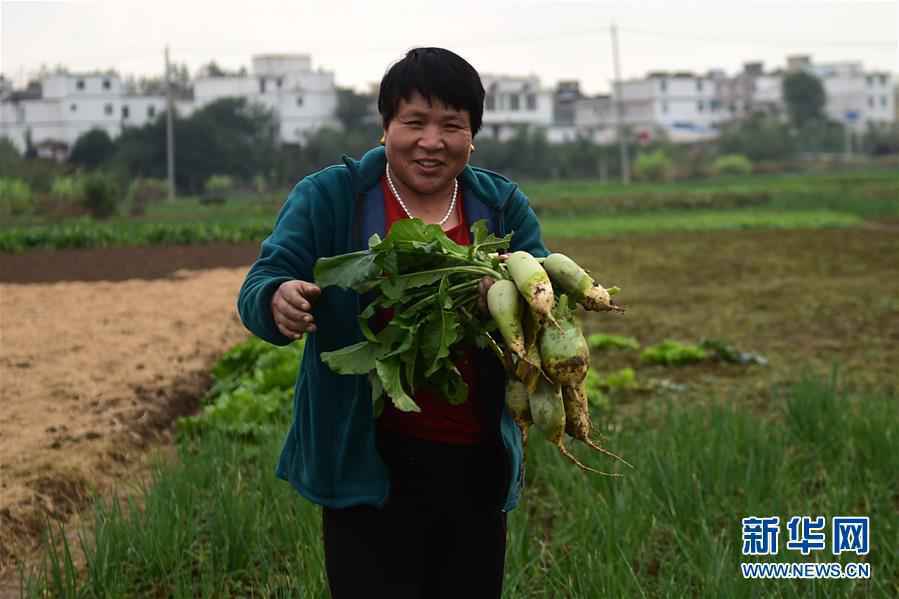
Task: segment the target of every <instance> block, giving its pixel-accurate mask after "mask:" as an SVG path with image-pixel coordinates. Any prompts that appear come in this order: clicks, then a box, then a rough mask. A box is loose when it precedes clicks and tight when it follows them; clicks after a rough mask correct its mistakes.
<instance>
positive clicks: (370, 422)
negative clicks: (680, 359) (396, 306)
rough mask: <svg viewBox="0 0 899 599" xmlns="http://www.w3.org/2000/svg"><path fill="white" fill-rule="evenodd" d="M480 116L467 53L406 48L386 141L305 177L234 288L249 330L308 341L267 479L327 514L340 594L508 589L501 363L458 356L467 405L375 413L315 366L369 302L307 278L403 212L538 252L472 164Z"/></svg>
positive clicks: (438, 399) (353, 378)
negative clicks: (475, 227) (477, 227)
mask: <svg viewBox="0 0 899 599" xmlns="http://www.w3.org/2000/svg"><path fill="white" fill-rule="evenodd" d="M483 106H484V87H483V85H482V83H481V78H480V76H479V75H478V73H477V71H475V69H474V68H473V67H472V66H471V65H470V64H469V63H468V62H466V61H465V60H464V59H463V58H461V57H460V56H458V55H457V54H455V53H453V52H450V51H449V50H444V49H442V48H416V49H413V50H410V51H409V52H408V53H407V54H406V56H405V57H404V58H403V59H402V60H400V61H398V62H397V63H395V64H394V65H393V66H391V67H390V69H389V70H388V72H387V74H386V75H385V76H384V78H383V80H382V82H381V88H380V93H379V97H378V109H379V111H380V113H381V118H382V122H383V127H384V137H383V139H382V142H381V143H382V145H383V147H381V146H379V147H376V148H374V149H372V150H370V151H369V152H367V153H366V154H365V155H364V156H363V157H362V159H361V160H359V161H356V160H351V159H349V158H345V159H344V164H342V165H339V166H336V167H329V168H327V169H324V170H322V171H319V172H317V173H313V174H311V175H309V176H307V177H306V178H304V179H303V180H302V181H300V183H299V184H298V185H297V186H296V187H295V188H294V190H293V191H292V192H291V194H290V196H289V197H288V199H287V202H285V204H284V207H283V208H282V211H281V214H280V215H279V216H278V220H277V223H276V224H275V227H274V230H273V232H272V235H271V236H270V237H269V238H268V239H266V240H265V241H264V242H263V243H262V248H261V252H260V254H259V257H258V258H257V260H256V262H255V263H254V264H253V266H252V267H251V268H250V271H249V272H248V273H247V276H246V280H245V281H244V284H243V287H242V288H241V291H240V296H239V298H238V309H239V311H240V315H241V319H242V320H243V322H244V324H245V325H246V326H247V328H249V329H250V330H251V331H252V332H253V333H255V334H256V335H257V336H259V337H261V338H263V339H265V340H267V341H269V342H271V343H274V344H277V345H286V344H288V343H291V342H292V341H294V340H296V339H299V338H301V337H302V336H304V335H306V334H308V335H309V339H308V340H307V342H306V346H305V347H306V349H305V357H304V359H303V364H302V367H301V369H300V374H299V377H298V380H297V387H296V393H295V398H296V399H295V404H294V406H295V410H294V422H293V426H292V427H291V430H290V432H289V434H288V436H287V439H286V441H285V443H284V449H283V451H282V454H281V459H280V462H279V464H278V468H277V475H278V476H279V477H280V478H283V479H284V480H287V481H289V482H290V483H291V484H292V485H293V487H294V488H295V489H296V490H297V491H298V492H299V493H300V494H301V495H303V496H304V497H305V498H307V499H309V500H310V501H313V502H315V503H317V504H319V505H321V506H322V524H323V540H324V555H325V569H326V571H327V574H328V583H329V586H330V590H331V594H332V596H333V597H335V598H336V599H341V598H342V597H359V596H363V595H367V596H375V597H394V598H403V597H429V598H430V597H463V596H476V597H499V596H501V593H502V580H503V571H504V564H505V549H506V512H508V511H509V510H511V509H513V508H514V507H515V506H516V504H517V502H518V497H519V495H520V492H521V486H522V484H523V482H522V481H523V460H522V454H523V451H522V443H521V432H520V430H519V428H518V427H517V425H516V424H515V422H514V420H513V419H512V416H511V414H510V413H509V411H508V410H507V409H506V407H505V402H504V393H505V373H504V371H503V367H502V365H501V364H500V363H499V361H498V360H497V359H496V357H495V356H494V355H493V354H492V353H491V352H490V351H489V350H486V349H485V350H480V349H477V348H475V347H470V348H466V349H464V350H463V351H460V352H458V354H455V353H454V354H453V355H452V356H451V359H452V360H453V363H454V364H455V366H456V368H457V369H458V370H459V372H460V374H461V375H462V378H463V380H464V382H465V384H466V385H467V391H466V392H465V393H466V397H465V398H464V399H465V401H462V402H461V403H459V402H456V403H455V404H450V403H449V401H447V398H445V397H443V396H442V395H441V393H440V392H438V391H436V390H435V389H432V388H428V387H425V388H416V389H415V393H414V401H415V404H416V405H417V406H419V407H420V411H418V412H401V411H399V410H397V409H396V408H395V407H394V406H393V404H392V403H391V402H386V404H385V406H384V410H383V412H382V413H381V414H380V416H379V417H377V418H375V416H374V414H373V410H372V400H371V398H372V392H371V387H370V385H369V379H368V378H367V377H365V376H357V375H341V374H337V373H335V372H333V371H331V370H330V369H329V368H328V367H327V366H326V365H325V364H324V363H323V361H322V359H321V355H322V353H323V352H327V351H330V350H333V349H336V348H340V347H346V346H348V345H351V344H353V343H357V342H359V341H362V340H363V339H364V337H363V331H362V327H361V326H360V324H359V316H360V314H362V313H363V310H364V309H365V308H366V304H367V301H368V299H367V298H366V296H360V295H357V294H356V293H354V292H351V291H345V290H339V289H337V288H335V287H327V288H325V289H324V290H323V289H321V288H319V287H318V286H317V285H316V284H315V281H314V280H313V272H314V266H315V263H316V261H317V260H318V259H319V258H324V257H329V256H335V255H340V254H346V253H348V252H353V251H360V250H365V248H366V247H367V242H368V240H369V239H370V238H371V237H372V235H374V234H377V235H379V236H380V237H381V238H384V237H385V235H386V234H387V232H388V231H389V230H390V228H391V225H393V223H394V222H396V221H399V220H403V219H407V218H418V219H421V220H422V221H424V222H425V223H433V224H437V225H439V226H441V227H442V228H443V229H444V231H445V232H446V236H447V237H449V238H450V239H452V240H453V241H455V242H456V243H459V244H462V245H468V244H470V242H471V238H470V227H471V225H472V224H473V223H475V222H476V221H480V220H484V221H486V222H487V228H488V230H489V232H490V233H493V234H495V235H497V236H504V235H509V234H511V235H512V240H511V250H512V251H517V250H521V251H524V252H529V253H531V254H533V255H535V256H546V255H547V253H548V252H547V250H546V248H545V247H544V246H543V242H542V240H541V235H540V226H539V223H538V222H537V219H536V216H535V215H534V212H533V210H531V208H530V207H529V205H528V200H527V198H526V197H525V196H524V195H523V194H522V193H521V191H520V190H519V189H518V186H517V185H515V184H514V183H512V182H511V181H509V180H508V179H506V178H504V177H502V176H500V175H497V174H495V173H491V172H489V171H485V170H482V169H478V168H473V167H471V166H470V165H469V164H468V160H469V157H470V155H471V152H472V150H473V149H474V146H473V145H472V140H473V139H474V137H475V135H477V132H478V130H479V129H480V127H481V116H482V114H483ZM487 286H488V285H487V284H484V285H483V293H486V288H487ZM366 315H372V310H367V311H366ZM392 317H393V314H392V313H391V311H389V310H383V311H381V312H379V313H376V314H373V315H372V317H371V318H370V319H367V321H366V324H367V327H366V328H369V327H370V328H372V329H374V330H376V331H377V330H381V328H383V327H385V326H386V324H387V323H388V322H389V321H390V319H392ZM369 334H370V333H369ZM422 368H423V366H422ZM412 375H413V376H412V377H411V378H412V380H421V379H422V378H423V377H418V373H416V372H413V373H412ZM400 376H401V377H408V376H409V374H408V373H401V374H400ZM416 377H418V378H416ZM456 399H458V398H456Z"/></svg>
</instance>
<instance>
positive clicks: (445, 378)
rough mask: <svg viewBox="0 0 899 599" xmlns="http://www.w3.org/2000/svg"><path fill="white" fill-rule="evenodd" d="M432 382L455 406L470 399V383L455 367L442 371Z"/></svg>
mask: <svg viewBox="0 0 899 599" xmlns="http://www.w3.org/2000/svg"><path fill="white" fill-rule="evenodd" d="M432 384H433V385H434V387H435V388H436V389H437V391H438V392H439V393H440V395H441V396H442V397H443V398H444V399H445V400H446V401H448V402H449V403H450V404H452V405H454V406H457V405H459V404H461V403H465V401H466V400H467V399H468V385H466V384H465V381H464V380H462V375H461V374H459V371H458V370H457V369H456V368H455V367H453V369H452V370H449V371H446V370H445V371H441V372H440V374H439V375H438V376H437V377H435V378H434V379H433V382H432Z"/></svg>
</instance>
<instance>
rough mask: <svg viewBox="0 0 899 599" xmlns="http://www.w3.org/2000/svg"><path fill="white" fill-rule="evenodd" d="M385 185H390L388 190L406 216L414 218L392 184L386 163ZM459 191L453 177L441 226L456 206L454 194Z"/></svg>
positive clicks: (457, 183)
mask: <svg viewBox="0 0 899 599" xmlns="http://www.w3.org/2000/svg"><path fill="white" fill-rule="evenodd" d="M387 185H389V186H390V191H392V192H393V196H394V197H395V198H396V201H397V202H399V203H400V206H402V207H403V211H405V213H406V216H408V217H409V218H415V217H414V216H412V213H411V212H409V209H408V208H407V207H406V204H405V203H404V202H403V198H401V197H400V192H399V191H397V189H396V186H395V185H394V184H393V179H392V178H391V177H390V165H389V164H388V165H387ZM458 192H459V181H458V180H457V179H453V197H452V199H451V200H450V205H449V210H447V211H446V216H444V217H443V220H441V221H440V222H439V223H437V224H438V225H440V226H441V227H442V226H443V223H445V222H446V221H448V220H449V217H450V215H451V214H452V213H453V209H454V208H455V207H456V194H457V193H458Z"/></svg>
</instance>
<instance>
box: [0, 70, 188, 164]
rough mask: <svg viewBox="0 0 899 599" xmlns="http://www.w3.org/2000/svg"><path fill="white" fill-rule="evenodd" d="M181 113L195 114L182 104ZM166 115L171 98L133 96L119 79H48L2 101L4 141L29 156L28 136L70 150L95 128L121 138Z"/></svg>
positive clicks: (73, 76) (64, 76)
mask: <svg viewBox="0 0 899 599" xmlns="http://www.w3.org/2000/svg"><path fill="white" fill-rule="evenodd" d="M176 109H179V112H181V113H185V112H189V111H190V110H191V109H192V106H191V105H190V104H189V103H188V104H185V103H183V102H179V103H178V104H177V105H176ZM164 110H165V98H163V97H161V96H159V97H154V96H129V95H127V94H126V93H125V92H124V89H123V86H122V81H121V79H120V78H119V77H118V76H116V75H104V74H86V75H78V74H54V75H50V76H48V77H45V78H44V79H43V80H42V81H41V84H40V91H39V92H37V93H24V94H19V95H17V94H16V93H15V92H13V93H11V94H9V95H7V96H6V97H5V98H4V99H3V101H2V102H0V137H8V138H9V139H10V140H12V142H13V144H14V145H15V146H16V148H18V150H19V151H21V152H24V151H25V147H26V141H25V139H26V136H27V135H28V134H29V132H30V135H31V142H32V144H34V145H35V146H41V145H44V146H52V147H54V148H68V149H71V147H72V146H73V145H74V143H75V140H77V139H78V137H79V136H81V135H83V134H84V133H87V132H88V131H90V130H91V129H102V130H104V131H106V133H108V134H109V136H110V137H112V138H115V137H117V136H119V135H120V134H121V132H122V128H124V127H141V126H143V125H145V124H146V123H148V122H150V121H152V120H153V119H155V118H156V116H157V115H158V114H160V113H162V112H163V111H164Z"/></svg>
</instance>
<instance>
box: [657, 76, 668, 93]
mask: <svg viewBox="0 0 899 599" xmlns="http://www.w3.org/2000/svg"><path fill="white" fill-rule="evenodd" d="M659 89H660V90H662V93H664V92H666V91H668V80H667V79H661V80H659Z"/></svg>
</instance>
